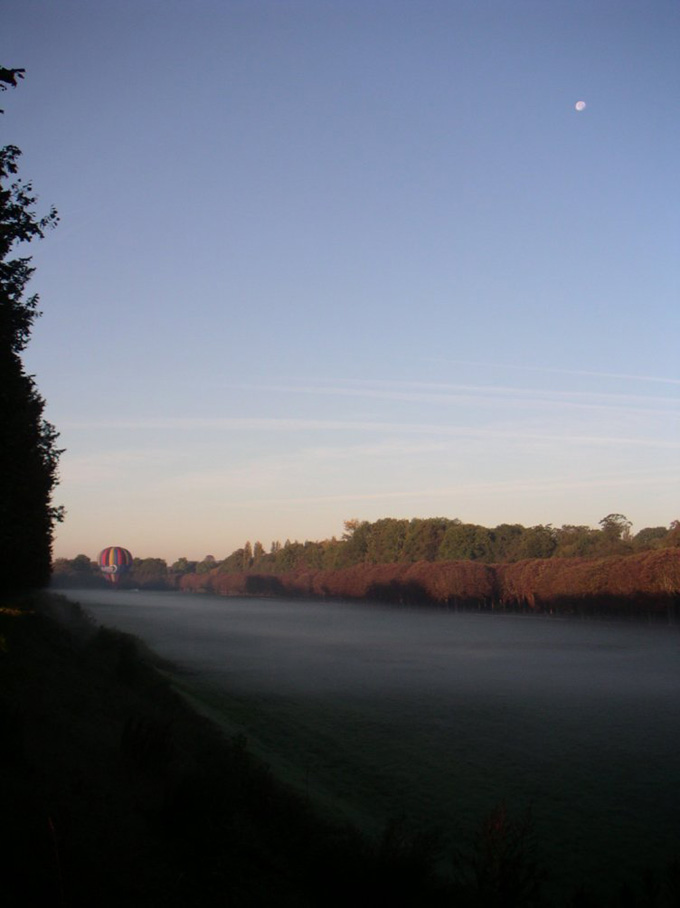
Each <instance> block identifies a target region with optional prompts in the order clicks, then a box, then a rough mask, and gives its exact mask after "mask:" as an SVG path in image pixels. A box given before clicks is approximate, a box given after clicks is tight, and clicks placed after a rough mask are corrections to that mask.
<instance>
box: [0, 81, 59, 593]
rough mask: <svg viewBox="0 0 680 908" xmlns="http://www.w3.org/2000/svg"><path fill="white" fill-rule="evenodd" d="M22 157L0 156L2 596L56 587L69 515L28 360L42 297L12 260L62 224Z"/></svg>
mask: <svg viewBox="0 0 680 908" xmlns="http://www.w3.org/2000/svg"><path fill="white" fill-rule="evenodd" d="M22 76H23V70H18V69H5V68H3V67H0V88H1V89H2V90H5V89H6V88H7V86H8V85H11V86H15V85H16V84H17V79H18V78H22ZM20 155H21V152H20V151H19V149H18V148H16V147H15V146H13V145H7V146H5V147H4V148H2V149H0V426H1V428H0V591H1V590H8V589H31V588H36V587H40V586H44V585H45V584H47V582H48V581H49V576H50V566H51V556H52V532H53V527H54V523H55V521H58V520H60V519H61V517H62V509H60V508H56V507H54V506H53V505H52V491H53V489H54V486H55V485H56V482H57V465H58V460H59V455H60V453H61V451H59V450H58V449H57V447H56V439H57V437H58V436H57V432H56V431H55V429H54V427H53V426H52V425H51V424H50V423H49V422H47V421H46V420H45V419H44V417H43V411H44V409H45V401H44V400H43V398H42V397H41V396H40V394H39V393H38V389H37V386H36V384H35V381H34V379H33V376H31V375H27V374H26V372H25V370H24V366H23V362H22V360H21V353H22V351H23V350H24V349H25V347H26V345H27V343H28V340H29V337H30V333H31V328H32V326H33V322H34V321H35V319H36V318H37V317H38V316H39V315H40V312H39V311H38V297H37V295H36V294H34V295H32V296H28V297H27V296H25V290H26V285H27V284H28V281H29V280H30V278H31V275H32V274H33V270H34V269H33V268H32V267H31V264H30V263H31V260H30V258H27V257H25V256H16V257H12V255H13V253H14V251H15V249H16V247H17V246H20V245H21V244H22V243H28V242H31V240H34V239H36V238H41V237H43V235H44V232H45V230H46V229H47V228H48V227H53V226H55V225H56V223H57V221H58V216H57V213H56V211H55V210H54V209H52V210H51V211H50V212H49V213H48V214H47V215H45V216H44V217H39V216H38V215H37V214H36V213H35V210H34V205H35V201H36V199H35V196H34V195H33V187H32V185H31V183H30V182H29V183H24V182H23V181H22V180H21V179H19V178H18V177H17V173H18V164H17V162H18V159H19V157H20Z"/></svg>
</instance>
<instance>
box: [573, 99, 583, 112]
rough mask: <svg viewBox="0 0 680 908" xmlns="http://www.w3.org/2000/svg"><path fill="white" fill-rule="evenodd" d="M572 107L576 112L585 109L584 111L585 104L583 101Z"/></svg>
mask: <svg viewBox="0 0 680 908" xmlns="http://www.w3.org/2000/svg"><path fill="white" fill-rule="evenodd" d="M574 107H575V108H576V110H578V111H581V110H585V109H586V102H585V101H577V102H576V104H574Z"/></svg>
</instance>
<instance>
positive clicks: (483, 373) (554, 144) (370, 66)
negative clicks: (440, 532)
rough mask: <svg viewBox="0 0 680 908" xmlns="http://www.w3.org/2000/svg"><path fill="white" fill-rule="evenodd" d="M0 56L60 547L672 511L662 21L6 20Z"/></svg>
mask: <svg viewBox="0 0 680 908" xmlns="http://www.w3.org/2000/svg"><path fill="white" fill-rule="evenodd" d="M0 49H1V52H2V58H0V60H1V62H2V65H4V66H9V67H24V68H25V69H26V78H25V80H24V81H23V82H22V83H20V86H19V88H17V89H15V90H13V91H8V92H5V93H4V94H3V96H2V104H1V105H0V106H2V107H3V108H4V110H5V114H4V116H3V117H2V120H1V121H0V130H1V136H0V142H1V143H2V144H3V145H4V144H9V143H11V144H15V145H17V146H19V147H20V148H21V149H22V151H23V158H22V165H21V168H22V169H21V173H22V176H23V177H24V178H26V179H30V180H32V182H33V184H34V187H35V189H36V191H37V193H38V195H39V198H40V202H39V207H40V208H41V210H47V209H48V208H49V207H50V206H51V205H54V206H56V208H57V209H58V210H59V213H60V216H61V222H60V225H59V227H58V228H57V229H56V230H55V231H53V232H50V233H49V234H48V235H47V236H46V238H45V239H44V240H43V241H41V242H40V243H38V244H32V245H31V246H30V247H28V248H27V249H26V250H22V254H31V255H32V256H33V264H34V266H35V268H36V271H35V275H34V278H33V280H32V282H31V290H32V291H33V292H37V293H39V294H40V306H41V309H42V311H43V313H44V314H43V316H42V318H41V319H40V320H39V321H38V322H37V323H36V326H35V330H34V333H33V339H32V341H31V344H30V347H29V349H28V350H27V352H26V354H25V363H26V368H27V369H28V371H29V372H31V373H32V374H34V375H35V376H36V380H37V383H38V387H39V389H40V391H41V393H42V394H43V396H44V397H45V398H46V400H47V408H46V415H47V418H48V419H49V420H50V421H51V422H52V423H53V424H54V425H55V426H56V428H57V429H58V431H59V432H60V439H59V444H60V446H61V447H63V448H65V449H66V450H65V453H64V454H63V455H62V459H61V466H60V477H61V482H60V485H59V487H58V489H57V490H56V495H55V503H58V504H63V505H64V506H65V508H66V511H67V517H66V520H65V521H64V523H63V524H61V525H60V526H59V527H58V528H57V533H56V537H55V546H54V554H55V556H56V557H69V558H71V557H74V556H75V555H76V554H79V553H85V554H88V555H90V556H91V557H95V556H96V554H97V552H98V551H99V550H100V549H101V548H103V547H104V546H106V545H123V546H126V547H127V548H129V549H130V550H131V551H132V552H133V554H134V555H137V556H139V557H162V558H166V559H167V560H168V561H174V560H175V559H177V558H178V557H180V556H186V557H188V558H194V559H200V558H203V557H204V556H205V555H206V554H212V555H214V556H215V557H217V558H223V557H225V556H226V555H228V554H230V553H231V552H232V551H234V550H235V549H236V548H238V547H240V546H242V545H243V544H244V542H245V541H246V540H248V541H251V542H255V541H256V540H259V541H261V542H262V543H263V545H264V547H265V549H269V546H270V545H271V542H272V541H274V540H278V541H280V542H282V543H283V542H285V540H286V539H290V540H296V539H297V540H300V541H303V540H306V539H310V540H316V539H327V538H330V537H332V536H338V537H339V536H340V535H341V534H342V532H343V524H344V521H345V520H348V519H351V518H359V519H361V520H369V521H372V520H377V519H379V518H381V517H406V518H411V517H435V516H443V517H449V518H458V519H460V520H463V521H465V522H472V523H479V524H483V525H485V526H489V527H492V526H495V525H497V524H499V523H503V522H507V523H522V524H524V525H525V526H533V525H536V524H547V523H550V524H553V525H554V526H561V525H562V524H586V525H589V526H597V524H598V521H599V520H601V519H602V518H603V517H605V516H606V515H607V514H610V513H612V512H615V513H622V514H624V515H625V516H626V517H628V518H629V519H630V520H631V521H632V522H633V528H634V531H637V530H639V529H641V528H643V527H646V526H667V525H668V524H669V523H670V522H671V521H672V520H674V519H677V518H680V482H679V473H680V471H679V469H678V467H679V464H680V422H679V416H680V356H679V355H678V351H679V349H680V344H679V340H680V305H679V292H680V255H678V250H679V248H680V204H679V203H680V185H679V182H680V181H679V173H680V169H679V168H678V163H677V162H678V155H679V150H680V117H679V116H678V114H679V103H678V102H679V98H680V5H679V4H678V3H677V2H675V0H640V2H631V0H616V2H609V0H598V2H593V0H568V2H567V0H549V2H546V0H419V2H415V0H408V2H405V0H191V2H190V0H183V2H179V0H98V2H97V3H92V2H91V0H60V2H59V3H54V2H51V0H5V2H4V3H3V13H2V30H1V33H0ZM579 101H584V102H585V104H586V106H585V109H583V110H580V111H579V110H577V109H576V107H575V105H576V103H577V102H579Z"/></svg>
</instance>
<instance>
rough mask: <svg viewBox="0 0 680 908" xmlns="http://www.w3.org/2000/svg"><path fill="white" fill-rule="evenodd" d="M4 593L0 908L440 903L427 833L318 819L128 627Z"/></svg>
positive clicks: (48, 600) (0, 618) (46, 599)
mask: <svg viewBox="0 0 680 908" xmlns="http://www.w3.org/2000/svg"><path fill="white" fill-rule="evenodd" d="M0 606H1V607H0V647H1V651H0V742H1V743H0V764H1V774H0V779H1V782H0V785H1V791H2V794H1V796H0V902H1V903H2V904H3V905H7V906H10V905H22V906H23V905H58V906H59V905H68V906H88V908H91V906H95V905H96V906H98V908H101V906H114V905H115V906H119V905H121V906H122V905H125V906H156V905H158V906H160V905H163V906H180V905H181V906H190V905H191V906H194V905H201V906H210V905H220V906H241V905H272V906H277V905H295V906H307V905H309V906H312V905H313V906H316V905H331V906H332V905H338V906H339V905H350V904H355V903H356V902H357V898H359V894H361V900H362V901H363V900H367V901H368V902H373V903H374V904H378V905H382V904H385V905H387V904H390V905H438V904H446V903H449V900H450V899H449V896H450V894H451V892H450V889H449V896H447V895H446V891H445V889H446V887H444V885H443V884H441V883H439V882H437V881H436V880H435V879H434V878H433V876H432V874H431V870H430V868H431V866H432V863H433V862H432V860H431V858H432V854H431V849H430V848H429V845H428V843H427V842H425V841H424V840H422V839H421V840H419V839H416V838H409V837H408V836H405V835H402V834H401V831H400V830H398V829H392V830H390V831H389V832H388V833H386V835H385V836H384V837H383V839H382V840H380V841H377V842H374V843H371V842H367V841H365V840H363V839H361V838H360V837H359V836H358V835H357V834H356V833H355V832H353V831H352V830H351V829H348V828H341V827H338V826H334V825H332V824H330V823H328V822H326V821H325V820H323V819H322V818H320V817H319V816H317V815H316V814H315V813H314V811H313V810H312V808H311V806H310V805H309V804H308V803H307V802H306V801H305V800H304V799H302V798H300V797H298V796H296V795H294V794H293V793H292V792H290V791H289V790H287V789H286V788H285V787H283V786H281V785H279V784H278V783H277V782H276V781H275V780H274V779H273V778H272V775H271V773H270V772H269V771H268V769H267V768H266V767H265V766H263V765H262V764H261V763H260V762H258V761H257V760H255V759H254V758H253V757H252V756H251V755H250V754H249V752H248V750H247V748H246V745H245V741H244V740H243V739H238V738H237V739H232V740H227V739H225V738H224V736H223V735H221V734H220V733H219V731H218V730H217V729H216V728H215V727H214V726H213V725H212V724H211V723H209V722H208V721H207V720H205V719H203V718H201V717H200V716H198V715H197V714H196V713H194V712H193V711H192V710H191V709H190V708H189V707H188V706H187V705H186V704H185V703H184V702H183V701H182V699H181V698H180V697H179V696H178V695H177V694H176V693H175V692H174V691H173V690H172V688H171V687H170V685H169V683H168V682H167V681H166V680H165V679H164V677H163V675H162V673H161V672H160V671H159V668H162V666H159V663H158V660H157V659H155V658H154V657H153V655H152V654H150V653H148V652H146V651H145V650H144V649H143V647H142V646H141V644H139V643H138V642H137V641H135V640H134V638H132V637H129V636H127V635H124V634H121V633H118V632H116V631H112V630H107V629H103V628H97V627H95V626H93V625H92V624H91V623H90V622H89V621H88V619H87V618H86V617H85V616H84V615H83V613H82V612H81V611H80V609H79V608H78V607H77V606H74V605H72V604H70V603H66V602H65V601H64V600H59V599H58V598H56V597H50V596H47V595H45V596H34V597H31V598H24V599H15V600H11V601H8V600H5V601H4V602H2V603H1V604H0ZM57 612H59V613H60V614H59V619H60V620H59V621H57V620H55V615H56V613H57ZM64 619H67V621H68V623H65V621H64Z"/></svg>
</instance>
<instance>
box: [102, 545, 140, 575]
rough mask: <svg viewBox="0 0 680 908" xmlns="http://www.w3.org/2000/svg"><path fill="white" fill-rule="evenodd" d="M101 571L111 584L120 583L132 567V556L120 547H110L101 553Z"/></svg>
mask: <svg viewBox="0 0 680 908" xmlns="http://www.w3.org/2000/svg"><path fill="white" fill-rule="evenodd" d="M97 562H98V564H99V569H100V570H101V572H102V574H104V576H105V577H106V579H107V580H109V581H110V582H111V583H114V584H115V583H118V582H119V581H120V578H121V577H122V575H123V574H127V572H128V571H129V570H130V569H131V567H132V555H131V554H130V553H129V552H128V550H127V549H124V548H121V546H119V545H110V546H108V547H107V548H105V549H102V551H101V552H100V553H99V558H97Z"/></svg>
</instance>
